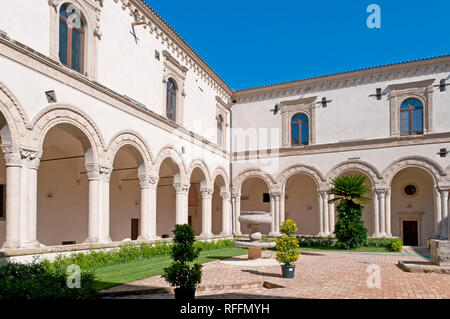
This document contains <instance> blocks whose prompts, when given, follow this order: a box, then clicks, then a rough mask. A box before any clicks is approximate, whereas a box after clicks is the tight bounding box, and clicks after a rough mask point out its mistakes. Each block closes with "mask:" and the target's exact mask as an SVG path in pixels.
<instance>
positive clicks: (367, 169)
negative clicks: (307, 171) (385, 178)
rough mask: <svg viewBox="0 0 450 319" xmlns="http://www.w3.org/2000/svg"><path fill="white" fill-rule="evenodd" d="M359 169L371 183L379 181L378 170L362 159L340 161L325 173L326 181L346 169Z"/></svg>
mask: <svg viewBox="0 0 450 319" xmlns="http://www.w3.org/2000/svg"><path fill="white" fill-rule="evenodd" d="M352 170H354V171H360V172H362V173H364V174H366V175H367V176H369V177H370V179H371V182H372V185H375V184H377V183H379V181H380V179H381V174H380V173H379V172H378V170H377V169H376V168H375V166H373V165H371V164H369V163H367V162H363V161H358V160H354V161H346V162H344V163H340V164H338V165H337V166H335V167H334V168H333V169H331V171H330V172H329V173H328V174H327V175H326V179H327V180H328V181H332V180H333V179H335V178H336V177H338V176H340V175H341V174H342V173H344V172H347V171H352Z"/></svg>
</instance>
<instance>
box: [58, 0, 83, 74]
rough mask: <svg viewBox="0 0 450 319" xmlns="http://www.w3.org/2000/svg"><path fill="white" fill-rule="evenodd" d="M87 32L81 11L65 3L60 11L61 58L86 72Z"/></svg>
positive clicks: (66, 63)
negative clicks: (85, 45) (85, 49)
mask: <svg viewBox="0 0 450 319" xmlns="http://www.w3.org/2000/svg"><path fill="white" fill-rule="evenodd" d="M84 42H85V32H84V23H83V18H82V15H81V11H80V10H79V9H78V8H76V7H75V6H73V5H72V4H67V3H65V4H63V5H62V6H61V8H60V12H59V60H60V61H61V63H62V64H63V65H65V66H67V67H68V68H70V69H72V70H74V71H77V72H80V73H83V72H84Z"/></svg>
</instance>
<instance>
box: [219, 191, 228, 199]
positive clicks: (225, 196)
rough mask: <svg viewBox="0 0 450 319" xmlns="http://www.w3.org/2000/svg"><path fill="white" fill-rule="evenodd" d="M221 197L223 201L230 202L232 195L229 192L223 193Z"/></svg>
mask: <svg viewBox="0 0 450 319" xmlns="http://www.w3.org/2000/svg"><path fill="white" fill-rule="evenodd" d="M220 197H222V200H230V198H231V194H230V193H228V192H221V193H220Z"/></svg>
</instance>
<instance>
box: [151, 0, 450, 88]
mask: <svg viewBox="0 0 450 319" xmlns="http://www.w3.org/2000/svg"><path fill="white" fill-rule="evenodd" d="M146 1H147V2H148V3H149V4H150V6H152V7H153V8H154V9H155V10H156V11H157V12H158V14H159V15H161V16H162V17H163V18H164V19H165V20H166V21H167V22H168V23H169V24H170V25H171V26H172V27H173V28H174V29H175V30H176V31H177V32H178V34H180V35H181V36H182V37H183V38H184V40H186V42H188V43H189V44H190V45H191V47H193V48H194V50H196V51H197V53H198V54H199V55H200V56H201V57H202V58H203V59H204V60H205V61H206V62H207V63H208V64H209V65H210V66H211V67H212V68H213V69H214V71H215V72H217V73H218V74H219V75H220V76H221V77H222V78H223V79H224V80H225V81H226V82H227V83H228V85H229V86H230V87H231V88H233V89H245V88H250V87H256V86H262V85H269V84H274V83H279V82H286V81H293V80H298V79H303V78H308V77H313V76H319V75H325V74H332V73H337V72H344V71H349V70H355V69H360V68H365V67H371V66H377V65H384V64H390V63H395V62H402V61H408V60H413V59H421V58H427V57H434V56H439V55H445V54H450V24H449V23H448V22H449V21H450V18H449V17H450V1H448V0H433V1H430V0H428V1H426V0H371V1H366V0H340V1H333V0H323V1H319V0H315V1H303V0H278V1H273V0H272V1H269V0H259V1H255V0H240V1H237V0H223V1H214V0H192V1H187V0H183V1H182V0H172V1H167V0H146ZM372 3H375V4H378V5H379V6H380V8H381V28H380V29H369V28H368V27H367V25H366V20H367V18H368V16H369V15H370V13H367V12H366V8H367V6H368V5H369V4H372Z"/></svg>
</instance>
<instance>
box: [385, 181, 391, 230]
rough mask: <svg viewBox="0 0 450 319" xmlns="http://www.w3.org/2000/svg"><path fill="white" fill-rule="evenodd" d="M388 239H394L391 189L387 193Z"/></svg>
mask: <svg viewBox="0 0 450 319" xmlns="http://www.w3.org/2000/svg"><path fill="white" fill-rule="evenodd" d="M385 213H386V237H388V238H391V237H392V230H391V189H390V188H389V189H388V190H387V192H386V211H385Z"/></svg>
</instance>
